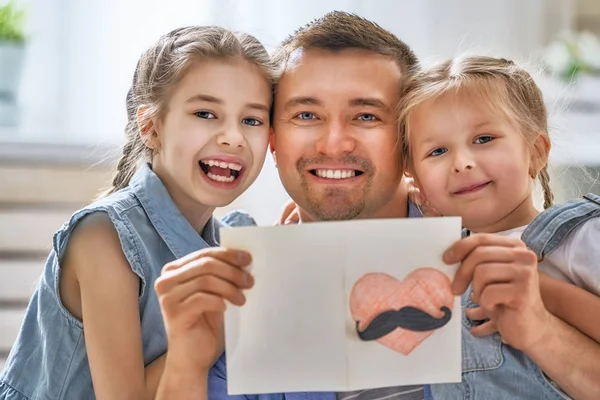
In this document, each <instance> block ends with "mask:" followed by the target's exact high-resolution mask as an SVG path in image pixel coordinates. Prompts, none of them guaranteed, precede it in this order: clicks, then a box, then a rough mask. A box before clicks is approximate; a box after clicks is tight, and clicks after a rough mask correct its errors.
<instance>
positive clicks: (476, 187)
mask: <svg viewBox="0 0 600 400" xmlns="http://www.w3.org/2000/svg"><path fill="white" fill-rule="evenodd" d="M490 183H492V181H488V182H483V183H477V184H475V185H469V186H466V187H463V188H461V189H459V190H457V191H455V192H453V193H452V194H454V195H462V194H469V193H475V192H477V191H479V190H481V189H483V188H485V187H486V186H487V185H489V184H490Z"/></svg>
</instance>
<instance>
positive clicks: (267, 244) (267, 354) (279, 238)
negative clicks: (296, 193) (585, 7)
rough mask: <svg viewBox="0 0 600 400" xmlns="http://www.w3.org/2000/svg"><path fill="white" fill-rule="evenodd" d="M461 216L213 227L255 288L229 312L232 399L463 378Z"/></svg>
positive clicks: (228, 350) (229, 365)
mask: <svg viewBox="0 0 600 400" xmlns="http://www.w3.org/2000/svg"><path fill="white" fill-rule="evenodd" d="M460 232H461V220H460V218H422V219H416V218H415V219H379V220H357V221H340V222H321V223H310V224H300V225H286V226H276V227H243V228H225V229H221V245H222V246H223V247H229V248H237V249H243V250H247V251H249V252H250V253H251V254H252V257H253V262H252V265H251V267H250V268H251V272H252V274H253V275H254V278H255V285H254V287H253V288H252V289H250V290H248V291H246V293H245V294H246V299H247V301H246V304H245V305H243V306H242V307H236V306H232V305H228V308H227V311H226V313H225V340H226V347H225V348H226V354H227V382H228V392H229V394H232V395H233V394H260V393H280V392H300V391H302V392H305V391H328V392H337V391H349V390H359V389H370V388H376V387H388V386H401V385H412V384H425V383H442V382H459V381H460V380H461V342H460V329H461V310H460V297H457V296H454V295H453V294H452V292H451V290H450V282H451V280H452V279H453V277H454V273H455V271H456V266H448V265H445V264H444V263H443V262H442V254H443V252H444V251H445V250H446V249H447V248H448V247H449V246H450V245H451V244H452V243H454V242H455V241H457V240H459V239H460V237H461V236H460Z"/></svg>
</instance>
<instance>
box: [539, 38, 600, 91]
mask: <svg viewBox="0 0 600 400" xmlns="http://www.w3.org/2000/svg"><path fill="white" fill-rule="evenodd" d="M542 61H543V62H544V64H546V66H547V67H548V68H549V70H550V72H552V73H555V74H557V75H558V76H560V77H561V78H562V79H565V80H570V79H573V78H576V77H577V76H579V75H583V74H587V75H600V39H599V38H598V37H597V36H596V35H594V34H592V33H590V32H577V33H575V32H568V33H564V34H562V35H560V36H559V37H558V38H557V39H556V40H554V41H553V42H552V43H550V44H549V45H548V46H547V47H546V48H545V49H544V52H543V55H542Z"/></svg>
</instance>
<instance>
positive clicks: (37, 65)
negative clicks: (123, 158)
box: [20, 0, 573, 223]
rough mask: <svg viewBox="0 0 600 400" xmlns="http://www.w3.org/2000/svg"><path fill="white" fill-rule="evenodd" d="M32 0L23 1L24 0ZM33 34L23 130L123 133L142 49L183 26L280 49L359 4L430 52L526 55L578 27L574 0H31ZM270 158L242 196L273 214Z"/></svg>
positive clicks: (277, 197)
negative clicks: (244, 35)
mask: <svg viewBox="0 0 600 400" xmlns="http://www.w3.org/2000/svg"><path fill="white" fill-rule="evenodd" d="M22 1H24V0H22ZM30 2H31V3H32V5H33V6H34V8H33V14H32V18H31V21H30V30H31V33H32V41H31V46H30V49H29V50H30V51H29V58H28V61H27V68H26V71H25V75H26V76H25V79H24V84H23V88H22V95H21V100H22V104H23V106H24V107H25V109H26V110H27V114H26V115H27V118H26V121H24V124H23V126H22V129H21V133H20V135H21V136H22V137H27V138H30V139H31V138H34V137H37V138H39V139H40V140H43V141H53V142H67V143H84V144H101V143H102V144H114V145H119V144H120V143H121V142H122V137H123V127H124V124H125V107H124V98H125V93H126V91H127V89H128V88H129V84H130V81H131V76H132V74H133V70H134V67H135V63H136V61H137V58H138V57H139V55H140V53H141V52H142V51H143V50H144V49H145V48H146V47H147V46H149V45H150V44H151V43H152V42H153V41H154V40H155V39H156V38H157V37H158V36H160V35H161V34H163V33H165V32H167V31H168V30H171V29H173V28H176V27H179V26H182V25H193V24H196V25H197V24H218V25H222V26H226V27H229V28H233V29H238V30H245V31H248V32H250V33H253V34H254V35H256V36H257V37H258V38H259V39H260V40H262V41H263V43H264V44H265V45H266V46H267V47H268V48H273V47H275V46H276V45H277V43H278V42H279V41H281V40H282V39H284V38H285V37H286V36H287V35H288V34H290V33H291V32H292V31H293V30H294V29H296V28H297V27H299V26H301V25H304V24H306V23H307V22H309V21H310V20H311V19H313V18H316V17H319V16H321V15H323V14H324V13H326V12H328V11H331V10H334V9H339V10H345V11H353V12H356V13H358V14H360V15H362V16H365V17H367V18H369V19H372V20H373V21H375V22H378V23H379V24H381V25H382V26H383V27H384V28H387V29H389V30H391V31H392V32H394V33H395V34H397V35H398V36H399V37H400V38H401V39H403V40H405V41H406V42H407V43H409V44H410V45H411V46H412V47H413V48H414V50H415V51H416V53H417V55H418V56H420V57H422V58H423V59H425V60H430V59H432V58H437V57H440V56H444V57H447V56H452V55H453V54H455V53H456V52H457V49H459V50H465V49H471V48H476V49H478V50H479V51H484V52H486V53H495V54H503V55H506V56H517V57H521V58H526V57H528V56H529V54H531V53H532V52H534V51H536V49H538V48H539V47H540V46H541V45H543V44H544V43H545V42H546V41H547V40H548V38H549V37H550V35H551V34H552V33H554V32H556V31H557V30H560V29H562V28H566V27H568V26H569V24H570V21H571V20H572V18H571V17H570V16H572V3H573V2H572V0H527V1H522V0H504V1H501V2H500V1H496V0H454V1H439V0H421V1H414V0H378V1H361V0H304V1H301V2H297V3H291V2H288V1H272V0H238V1H236V0H168V1H166V0H145V1H143V0H127V1H122V0H86V1H81V0H30ZM286 197H287V196H286V194H285V193H284V191H283V189H282V187H281V184H280V183H279V180H278V176H277V173H276V170H275V169H274V167H273V164H272V162H271V160H270V159H269V160H268V161H267V163H266V164H265V168H264V169H263V173H262V174H261V176H260V177H259V179H258V181H257V183H256V184H255V185H254V186H253V187H252V188H251V189H250V190H249V191H248V192H247V193H246V194H245V195H244V196H243V197H242V198H241V199H239V201H237V202H236V204H234V206H240V207H243V208H245V209H247V210H248V211H250V212H252V213H253V214H254V215H255V216H256V218H257V220H258V221H259V222H260V223H270V222H272V220H274V219H275V217H276V216H277V214H278V212H279V207H280V205H281V204H282V202H283V201H284V200H285V199H286Z"/></svg>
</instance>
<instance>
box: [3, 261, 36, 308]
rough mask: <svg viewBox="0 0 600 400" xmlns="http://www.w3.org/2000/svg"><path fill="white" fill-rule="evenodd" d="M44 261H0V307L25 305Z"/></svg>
mask: <svg viewBox="0 0 600 400" xmlns="http://www.w3.org/2000/svg"><path fill="white" fill-rule="evenodd" d="M44 264H45V260H43V259H40V260H10V259H9V260H2V259H0V277H2V279H0V306H2V305H3V304H27V302H28V301H29V299H30V298H31V295H32V294H33V291H34V290H35V287H36V286H37V283H38V281H39V279H40V276H41V274H42V271H43V269H44Z"/></svg>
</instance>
